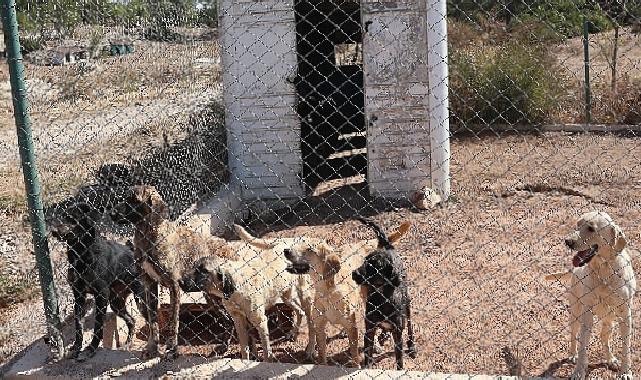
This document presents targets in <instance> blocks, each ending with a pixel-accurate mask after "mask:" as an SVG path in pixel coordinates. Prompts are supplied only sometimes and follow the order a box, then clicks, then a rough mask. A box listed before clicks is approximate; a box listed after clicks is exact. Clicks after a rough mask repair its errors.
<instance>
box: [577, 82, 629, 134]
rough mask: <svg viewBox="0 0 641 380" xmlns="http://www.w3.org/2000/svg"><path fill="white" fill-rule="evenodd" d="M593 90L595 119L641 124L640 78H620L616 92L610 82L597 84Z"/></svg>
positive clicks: (609, 122) (616, 122)
mask: <svg viewBox="0 0 641 380" xmlns="http://www.w3.org/2000/svg"><path fill="white" fill-rule="evenodd" d="M592 92H593V94H592V95H593V96H592V117H593V119H594V120H595V121H597V122H599V123H608V124H641V80H639V79H638V78H634V79H632V78H630V77H628V76H623V77H621V78H619V80H618V81H617V90H616V91H614V92H613V91H612V88H611V87H610V85H609V84H605V85H601V86H599V85H595V86H594V87H593V89H592ZM581 104H582V103H581Z"/></svg>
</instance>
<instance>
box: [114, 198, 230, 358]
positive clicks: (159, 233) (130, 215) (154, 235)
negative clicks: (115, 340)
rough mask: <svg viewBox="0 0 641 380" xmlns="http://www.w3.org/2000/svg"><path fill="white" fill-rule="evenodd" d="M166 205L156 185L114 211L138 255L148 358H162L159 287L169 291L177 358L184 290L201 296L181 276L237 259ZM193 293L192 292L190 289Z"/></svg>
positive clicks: (170, 345) (171, 351)
mask: <svg viewBox="0 0 641 380" xmlns="http://www.w3.org/2000/svg"><path fill="white" fill-rule="evenodd" d="M168 214H169V213H168V208H167V204H166V203H165V202H164V201H163V199H162V198H161V196H160V194H158V192H157V191H156V189H155V188H154V187H153V186H136V187H134V189H133V193H132V194H131V195H130V196H129V197H128V198H127V200H126V202H124V203H123V204H121V205H119V206H117V207H116V209H115V210H114V212H113V213H112V218H113V219H114V220H115V221H116V222H118V223H120V224H124V223H133V225H134V226H135V234H134V254H135V256H136V260H137V262H139V263H140V265H141V267H142V270H141V278H142V280H143V284H144V286H145V301H146V303H147V310H148V313H149V315H148V321H149V327H150V337H149V338H148V340H147V348H146V350H145V353H144V354H143V356H144V357H150V356H155V355H157V354H158V340H159V331H158V284H160V285H162V286H165V287H167V288H169V296H170V304H171V318H170V322H169V331H170V336H169V337H168V339H167V350H166V354H165V355H166V357H168V358H175V357H176V356H177V354H178V352H177V348H178V347H177V346H178V315H179V312H180V298H181V293H182V290H183V289H185V290H187V291H197V290H198V289H197V288H193V287H191V286H189V284H185V283H184V281H183V277H184V276H185V275H186V274H187V273H188V272H189V271H190V270H191V269H192V267H193V266H194V265H195V263H196V261H197V260H199V259H201V258H203V257H207V256H214V255H218V256H221V257H228V258H235V254H234V252H233V251H232V249H231V248H230V247H229V245H228V244H227V242H226V241H225V240H223V239H220V238H214V237H211V236H206V235H204V234H200V233H198V232H195V231H193V230H191V229H189V228H187V227H184V226H179V225H176V224H175V223H173V222H171V221H169V220H168V219H167V218H168ZM190 287H191V288H192V289H189V288H190Z"/></svg>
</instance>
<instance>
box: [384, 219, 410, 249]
mask: <svg viewBox="0 0 641 380" xmlns="http://www.w3.org/2000/svg"><path fill="white" fill-rule="evenodd" d="M411 225H412V223H410V222H409V221H405V222H403V223H401V225H400V226H399V227H398V230H396V231H394V232H393V233H392V234H391V235H390V236H389V241H390V243H392V244H394V243H396V242H397V241H399V240H400V239H401V238H402V237H403V236H404V235H405V234H406V233H407V231H409V230H410V226H411Z"/></svg>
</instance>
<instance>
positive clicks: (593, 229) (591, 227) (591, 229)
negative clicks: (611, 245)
mask: <svg viewBox="0 0 641 380" xmlns="http://www.w3.org/2000/svg"><path fill="white" fill-rule="evenodd" d="M588 231H590V232H596V228H594V226H588Z"/></svg>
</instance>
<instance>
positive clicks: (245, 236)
mask: <svg viewBox="0 0 641 380" xmlns="http://www.w3.org/2000/svg"><path fill="white" fill-rule="evenodd" d="M234 230H235V231H236V234H237V235H238V237H240V239H241V240H243V241H245V242H247V243H249V244H250V245H253V246H254V247H256V248H259V249H272V248H274V246H275V243H274V242H273V241H268V240H266V239H261V238H257V237H254V236H252V235H251V234H250V233H249V232H247V230H246V229H244V228H243V227H241V226H239V225H238V224H234Z"/></svg>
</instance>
